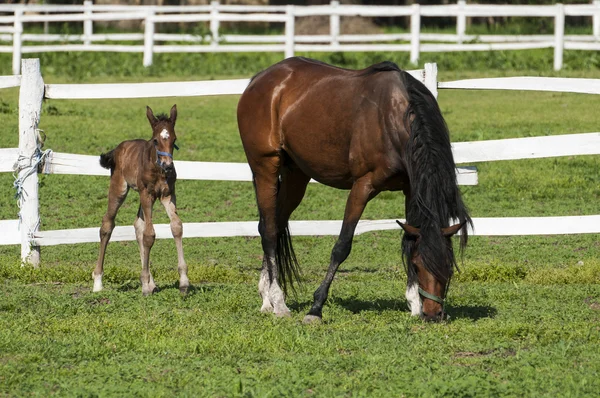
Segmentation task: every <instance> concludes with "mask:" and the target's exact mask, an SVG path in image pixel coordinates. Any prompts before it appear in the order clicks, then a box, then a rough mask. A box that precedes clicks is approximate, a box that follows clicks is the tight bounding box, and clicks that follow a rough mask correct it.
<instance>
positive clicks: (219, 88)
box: [46, 79, 250, 99]
mask: <svg viewBox="0 0 600 398" xmlns="http://www.w3.org/2000/svg"><path fill="white" fill-rule="evenodd" d="M249 82H250V79H235V80H214V81H195V82H159V83H115V84H47V85H46V98H51V99H101V98H112V99H116V98H159V97H190V96H203V95H228V94H241V93H243V92H244V90H245V89H246V87H247V86H248V83H249Z"/></svg>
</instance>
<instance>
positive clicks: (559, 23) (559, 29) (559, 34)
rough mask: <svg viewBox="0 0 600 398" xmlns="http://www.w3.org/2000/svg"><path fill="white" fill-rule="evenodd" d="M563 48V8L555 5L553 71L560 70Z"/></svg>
mask: <svg viewBox="0 0 600 398" xmlns="http://www.w3.org/2000/svg"><path fill="white" fill-rule="evenodd" d="M564 46H565V7H564V6H563V5H562V4H561V3H557V4H556V16H555V17H554V70H556V71H558V70H561V69H562V64H563V50H564Z"/></svg>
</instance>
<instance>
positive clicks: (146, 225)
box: [133, 192, 156, 296]
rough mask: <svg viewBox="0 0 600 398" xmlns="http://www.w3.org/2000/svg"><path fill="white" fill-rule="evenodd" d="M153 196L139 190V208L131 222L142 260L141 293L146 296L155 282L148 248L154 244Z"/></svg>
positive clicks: (154, 289)
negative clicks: (133, 220) (151, 271)
mask: <svg viewBox="0 0 600 398" xmlns="http://www.w3.org/2000/svg"><path fill="white" fill-rule="evenodd" d="M154 200H155V199H154V198H153V197H151V196H150V195H149V194H148V193H147V192H140V208H139V209H138V214H137V217H136V219H135V222H134V223H133V226H134V227H135V237H136V239H137V241H138V245H139V247H140V258H141V260H142V274H141V277H140V280H141V282H142V294H143V295H144V296H147V295H149V294H152V293H154V292H155V291H156V284H155V283H154V279H153V278H152V274H151V273H150V264H149V263H150V249H152V246H153V245H154V239H155V237H156V234H155V232H154V226H153V225H152V205H153V204H154Z"/></svg>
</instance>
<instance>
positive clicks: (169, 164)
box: [156, 149, 175, 171]
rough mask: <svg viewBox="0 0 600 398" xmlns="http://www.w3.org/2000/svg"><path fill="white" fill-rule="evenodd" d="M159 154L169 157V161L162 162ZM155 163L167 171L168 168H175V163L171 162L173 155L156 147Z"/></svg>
mask: <svg viewBox="0 0 600 398" xmlns="http://www.w3.org/2000/svg"><path fill="white" fill-rule="evenodd" d="M161 156H166V157H168V158H170V159H171V161H170V162H163V161H161V160H160V157H161ZM156 164H157V165H158V166H159V167H160V168H161V169H163V170H165V171H169V170H172V169H174V168H175V165H174V164H173V155H172V154H170V153H169V152H163V151H159V150H158V149H157V150H156Z"/></svg>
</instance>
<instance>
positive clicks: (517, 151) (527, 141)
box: [452, 133, 600, 163]
mask: <svg viewBox="0 0 600 398" xmlns="http://www.w3.org/2000/svg"><path fill="white" fill-rule="evenodd" d="M452 152H453V154H454V161H455V162H456V163H472V162H489V161H497V160H514V159H535V158H547V157H554V156H576V155H600V133H586V134H566V135H554V136H546V137H527V138H508V139H502V140H488V141H472V142H455V143H453V144H452Z"/></svg>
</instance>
